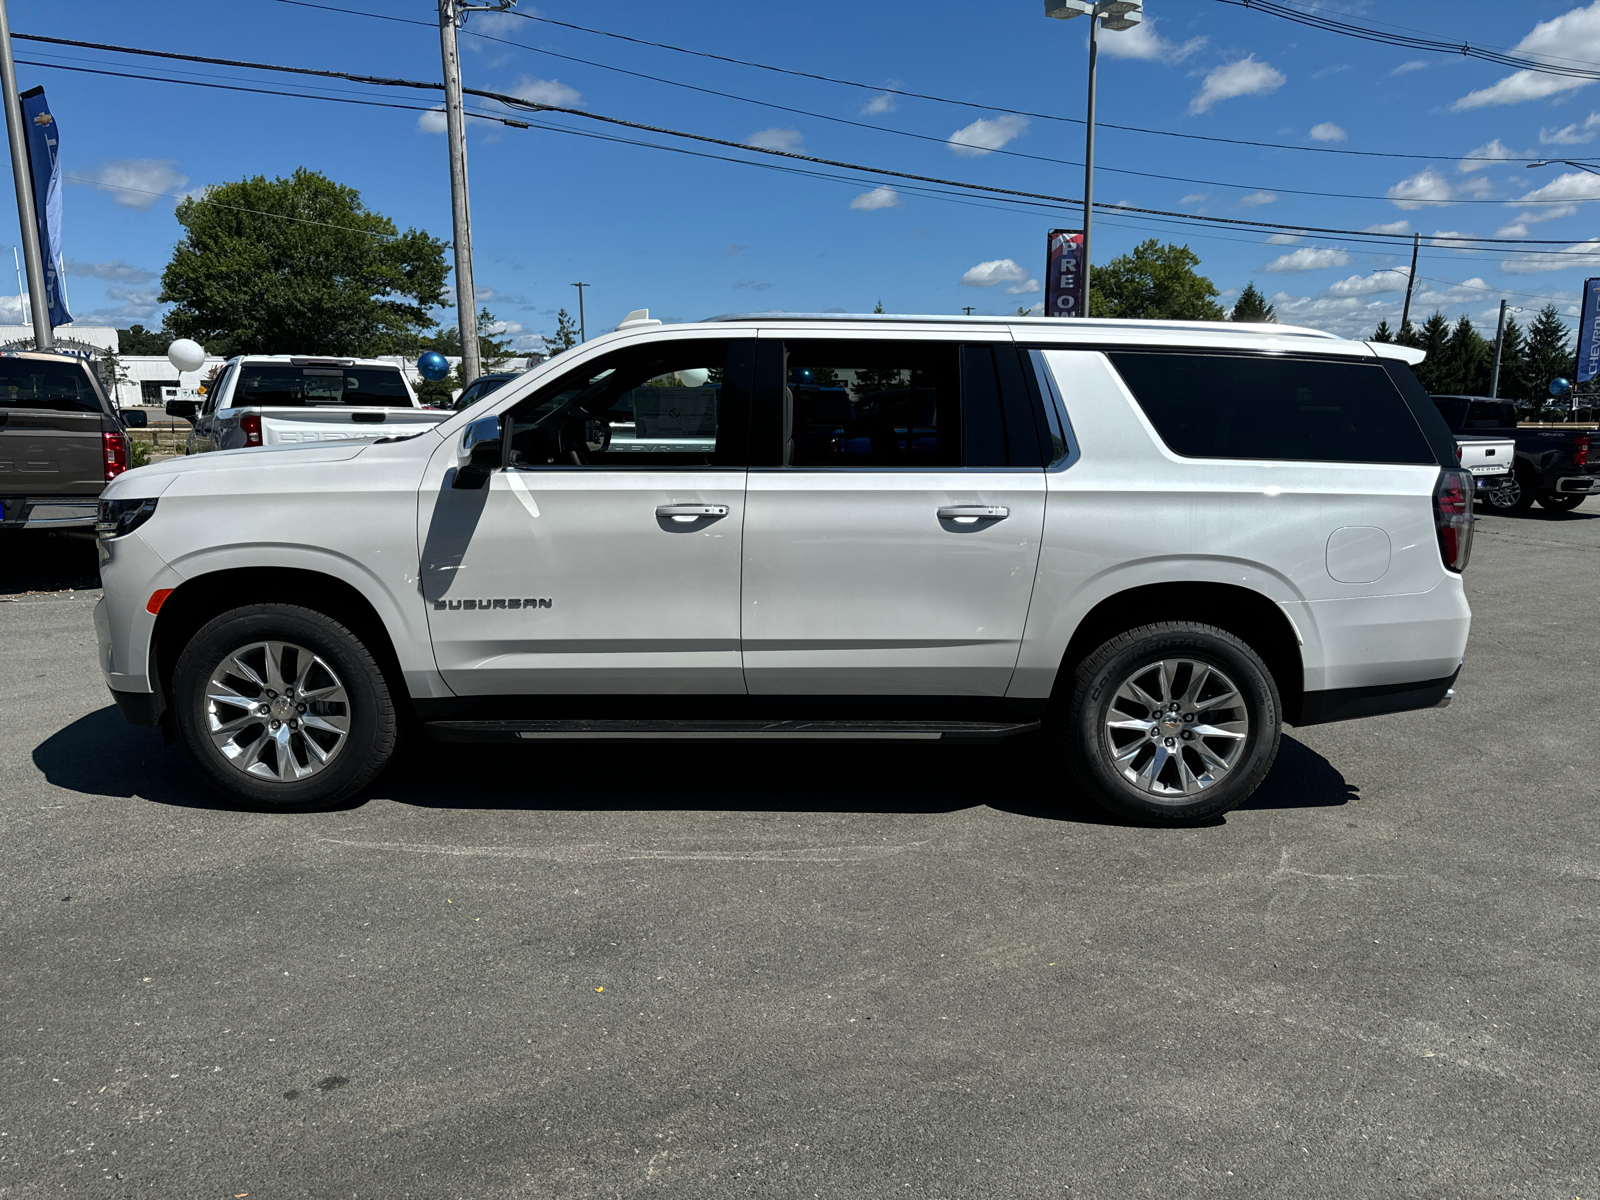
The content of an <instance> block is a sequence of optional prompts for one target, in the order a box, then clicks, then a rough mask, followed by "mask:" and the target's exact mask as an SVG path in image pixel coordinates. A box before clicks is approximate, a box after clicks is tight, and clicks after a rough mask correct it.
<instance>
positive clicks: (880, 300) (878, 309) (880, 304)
mask: <svg viewBox="0 0 1600 1200" xmlns="http://www.w3.org/2000/svg"><path fill="white" fill-rule="evenodd" d="M872 311H873V312H875V313H881V312H882V311H883V297H882V296H879V297H878V302H877V303H876V304H874V305H873V306H872Z"/></svg>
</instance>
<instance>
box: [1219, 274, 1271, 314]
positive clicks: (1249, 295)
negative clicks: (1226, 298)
mask: <svg viewBox="0 0 1600 1200" xmlns="http://www.w3.org/2000/svg"><path fill="white" fill-rule="evenodd" d="M1228 320H1230V321H1256V322H1262V321H1266V322H1273V323H1276V322H1277V320H1278V310H1277V309H1275V308H1273V307H1272V305H1270V304H1268V303H1267V298H1266V297H1265V296H1263V295H1262V294H1261V293H1260V292H1259V291H1258V290H1257V289H1256V281H1255V280H1254V279H1252V280H1251V281H1250V282H1249V283H1247V284H1245V285H1244V291H1242V292H1240V293H1239V298H1238V299H1237V300H1235V301H1234V302H1233V311H1232V312H1231V313H1229V314H1228Z"/></svg>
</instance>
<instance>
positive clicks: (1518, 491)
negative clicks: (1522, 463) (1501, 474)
mask: <svg viewBox="0 0 1600 1200" xmlns="http://www.w3.org/2000/svg"><path fill="white" fill-rule="evenodd" d="M1484 494H1485V495H1486V496H1487V497H1488V499H1489V503H1490V504H1492V505H1494V507H1496V508H1515V507H1516V505H1517V501H1518V500H1521V499H1522V484H1521V483H1519V482H1518V481H1517V477H1516V476H1515V475H1507V476H1506V481H1505V482H1504V483H1502V484H1501V485H1500V486H1499V487H1494V488H1486V489H1485V492H1484Z"/></svg>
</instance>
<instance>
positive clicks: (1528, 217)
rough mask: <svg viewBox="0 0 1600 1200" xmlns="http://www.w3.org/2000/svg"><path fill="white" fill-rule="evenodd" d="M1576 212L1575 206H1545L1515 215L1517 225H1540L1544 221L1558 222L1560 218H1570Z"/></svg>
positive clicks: (1576, 207)
mask: <svg viewBox="0 0 1600 1200" xmlns="http://www.w3.org/2000/svg"><path fill="white" fill-rule="evenodd" d="M1577 211H1578V206H1577V205H1576V204H1547V205H1545V206H1544V207H1543V208H1539V209H1535V210H1533V211H1532V212H1524V213H1518V214H1517V223H1518V224H1519V225H1540V224H1543V223H1544V222H1545V221H1559V220H1560V219H1561V218H1562V217H1570V216H1572V215H1573V214H1574V213H1576V212H1577Z"/></svg>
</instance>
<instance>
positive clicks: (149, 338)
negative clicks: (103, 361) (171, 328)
mask: <svg viewBox="0 0 1600 1200" xmlns="http://www.w3.org/2000/svg"><path fill="white" fill-rule="evenodd" d="M172 336H173V335H172V334H170V333H167V332H166V331H165V330H161V329H146V328H145V327H144V326H143V325H133V326H130V327H129V328H127V329H119V330H117V345H118V346H119V347H121V349H120V350H119V351H118V352H119V353H121V354H165V353H166V352H167V346H168V344H169V343H170V342H171V341H172Z"/></svg>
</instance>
